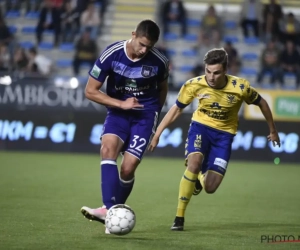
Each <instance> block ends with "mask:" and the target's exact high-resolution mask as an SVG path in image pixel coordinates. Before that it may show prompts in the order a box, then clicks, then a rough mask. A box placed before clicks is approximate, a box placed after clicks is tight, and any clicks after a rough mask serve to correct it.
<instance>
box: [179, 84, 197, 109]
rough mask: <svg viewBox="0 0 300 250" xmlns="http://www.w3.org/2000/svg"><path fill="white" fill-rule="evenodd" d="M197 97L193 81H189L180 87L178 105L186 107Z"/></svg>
mask: <svg viewBox="0 0 300 250" xmlns="http://www.w3.org/2000/svg"><path fill="white" fill-rule="evenodd" d="M194 98H195V88H194V85H193V83H191V82H190V80H189V81H187V82H186V83H185V84H184V85H183V86H182V87H181V89H180V91H179V94H178V97H177V100H176V105H177V106H178V107H179V108H185V107H186V106H188V105H189V104H190V103H191V102H192V101H193V100H194Z"/></svg>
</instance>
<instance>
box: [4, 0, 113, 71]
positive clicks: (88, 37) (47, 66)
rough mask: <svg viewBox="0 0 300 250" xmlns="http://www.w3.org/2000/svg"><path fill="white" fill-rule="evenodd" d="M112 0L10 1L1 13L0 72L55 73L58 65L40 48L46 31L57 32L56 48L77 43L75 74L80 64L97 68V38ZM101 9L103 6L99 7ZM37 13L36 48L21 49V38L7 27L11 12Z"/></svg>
mask: <svg viewBox="0 0 300 250" xmlns="http://www.w3.org/2000/svg"><path fill="white" fill-rule="evenodd" d="M107 4H108V0H97V1H96V0H95V1H88V0H6V1H5V4H4V8H3V6H2V9H1V10H0V71H1V70H2V71H3V70H5V71H7V70H8V71H15V70H17V71H24V72H31V73H37V74H42V75H48V74H51V73H52V72H53V71H54V70H55V65H54V62H53V61H52V60H51V59H50V58H49V57H47V56H45V55H43V54H40V53H39V51H38V48H39V45H40V44H41V43H42V42H43V34H44V33H45V31H48V30H49V31H51V32H52V33H53V47H54V48H55V47H56V48H57V47H59V46H60V45H61V44H66V43H67V44H68V43H70V44H75V53H74V60H73V71H74V74H75V75H77V74H78V73H79V68H80V65H82V64H83V63H88V64H90V65H93V64H94V62H95V60H96V58H97V56H98V48H97V42H96V40H97V37H98V36H99V35H100V34H101V27H102V19H103V15H104V13H105V10H106V7H107ZM99 6H100V7H99ZM22 10H25V11H26V13H25V15H26V14H28V13H33V14H35V13H36V14H37V16H38V18H37V23H36V27H35V38H36V41H35V45H34V46H33V47H32V48H29V49H28V50H26V49H24V48H22V47H21V46H19V42H20V41H18V40H20V39H18V38H17V37H15V36H14V34H13V32H11V30H10V29H9V27H8V26H7V24H6V20H5V16H6V14H7V13H19V12H21V11H22Z"/></svg>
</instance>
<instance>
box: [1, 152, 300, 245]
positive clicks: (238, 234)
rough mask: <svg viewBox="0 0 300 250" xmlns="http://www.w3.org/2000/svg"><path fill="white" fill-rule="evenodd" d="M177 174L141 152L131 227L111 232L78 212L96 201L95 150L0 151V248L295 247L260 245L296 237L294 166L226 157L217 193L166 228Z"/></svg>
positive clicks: (298, 203)
mask: <svg viewBox="0 0 300 250" xmlns="http://www.w3.org/2000/svg"><path fill="white" fill-rule="evenodd" d="M253 157H255V156H253ZM183 171H184V167H183V160H180V159H164V158H147V157H146V158H145V159H144V160H143V162H142V164H141V165H140V166H139V168H138V170H137V174H136V183H135V187H134V190H133V192H132V194H131V197H130V198H129V200H128V202H127V203H128V205H130V206H131V207H132V208H133V209H134V210H135V212H136V215H137V223H136V226H135V228H134V230H133V231H132V233H130V234H128V235H126V236H114V235H105V234H104V227H103V225H101V224H99V223H97V222H89V221H88V220H86V219H85V218H84V217H83V216H82V215H81V213H80V208H81V207H82V206H83V205H86V206H90V207H97V206H100V205H102V204H101V195H100V181H99V180H100V168H99V157H98V155H82V154H75V153H74V154H54V153H27V152H26V153H20V152H0V249H4V250H10V249H29V250H35V249H37V250H45V249H104V250H109V249H116V250H119V249H120V250H121V249H122V250H124V249H128V250H144V249H145V250H148V249H149V250H156V249H170V250H171V249H172V250H176V249H186V250H194V249H195V250H200V249H201V250H206V249H213V250H219V249H225V250H234V249H236V250H240V249H253V250H259V249H284V250H286V249H300V243H283V244H267V243H261V235H294V236H297V237H298V235H300V195H299V191H300V180H299V178H300V165H289V164H284V163H281V164H280V165H274V164H273V163H270V164H266V163H249V162H248V163H246V162H231V163H230V164H229V167H228V172H227V175H226V177H225V179H224V181H223V183H222V184H221V186H220V188H219V190H218V191H217V192H216V193H215V194H213V195H208V194H205V193H201V194H200V195H199V196H194V197H193V198H192V201H191V202H190V205H189V207H188V210H187V214H186V223H185V231H183V232H173V231H171V230H170V226H171V224H172V222H173V219H174V216H175V211H176V206H177V195H178V185H179V181H180V178H181V176H182V173H183ZM297 239H298V238H297Z"/></svg>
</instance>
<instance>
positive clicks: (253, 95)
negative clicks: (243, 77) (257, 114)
mask: <svg viewBox="0 0 300 250" xmlns="http://www.w3.org/2000/svg"><path fill="white" fill-rule="evenodd" d="M245 86H246V91H243V100H244V101H245V102H246V103H247V104H248V105H249V104H255V105H257V104H258V103H259V102H260V99H261V96H260V95H259V93H258V92H257V90H256V89H255V88H253V87H251V85H250V83H249V81H245Z"/></svg>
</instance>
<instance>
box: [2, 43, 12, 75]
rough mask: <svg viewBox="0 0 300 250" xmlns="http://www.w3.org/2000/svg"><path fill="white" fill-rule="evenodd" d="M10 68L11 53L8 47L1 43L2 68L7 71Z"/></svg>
mask: <svg viewBox="0 0 300 250" xmlns="http://www.w3.org/2000/svg"><path fill="white" fill-rule="evenodd" d="M9 69H10V55H9V51H8V47H7V46H6V45H5V44H3V43H2V44H0V70H3V71H7V70H9Z"/></svg>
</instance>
